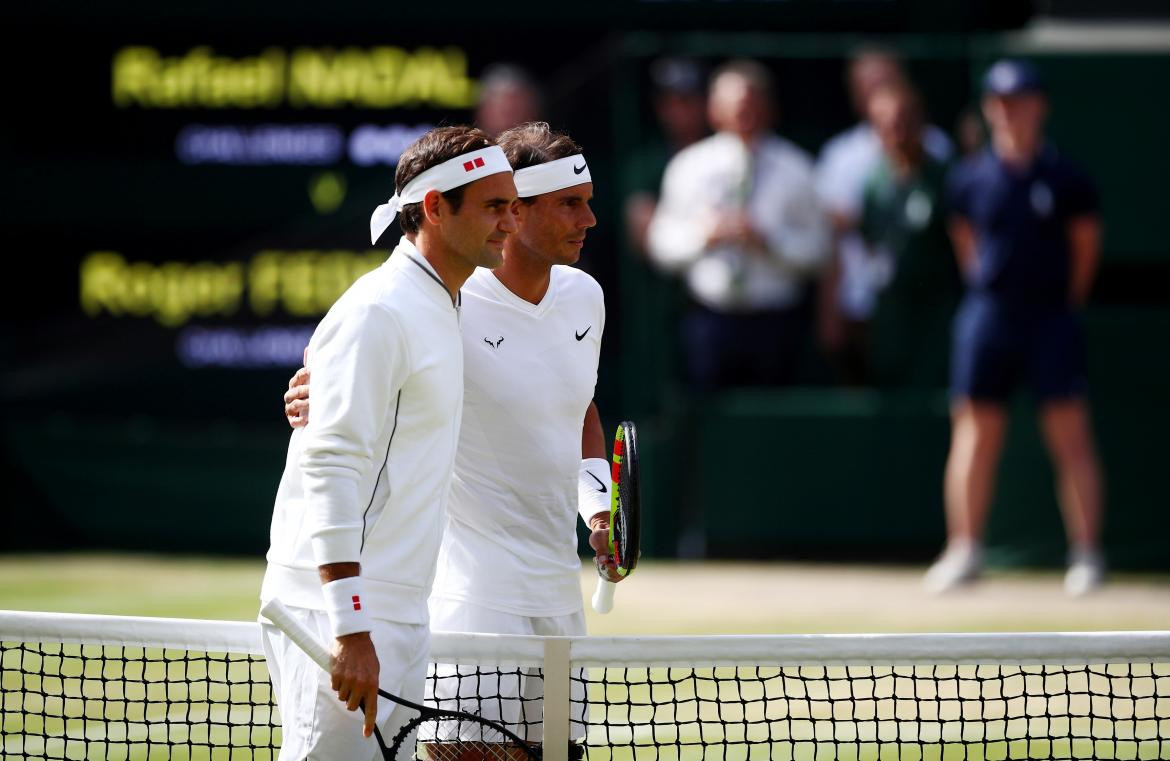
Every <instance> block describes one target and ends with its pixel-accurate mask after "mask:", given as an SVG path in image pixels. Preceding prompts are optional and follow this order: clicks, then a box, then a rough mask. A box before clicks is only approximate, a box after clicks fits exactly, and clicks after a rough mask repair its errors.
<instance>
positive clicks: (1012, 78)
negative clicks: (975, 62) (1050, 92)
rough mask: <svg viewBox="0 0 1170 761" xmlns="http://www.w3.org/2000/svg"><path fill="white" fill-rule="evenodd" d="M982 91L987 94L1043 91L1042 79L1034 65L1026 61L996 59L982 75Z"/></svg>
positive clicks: (1017, 93)
mask: <svg viewBox="0 0 1170 761" xmlns="http://www.w3.org/2000/svg"><path fill="white" fill-rule="evenodd" d="M983 92H984V93H985V94H987V95H1019V94H1020V93H1043V92H1044V80H1043V79H1042V78H1041V77H1040V72H1038V71H1036V67H1034V66H1032V64H1030V63H1028V62H1027V61H1013V60H1006V59H1005V60H1002V61H996V62H995V63H994V64H993V65H992V67H991V68H990V69H988V70H987V75H986V76H984V77H983Z"/></svg>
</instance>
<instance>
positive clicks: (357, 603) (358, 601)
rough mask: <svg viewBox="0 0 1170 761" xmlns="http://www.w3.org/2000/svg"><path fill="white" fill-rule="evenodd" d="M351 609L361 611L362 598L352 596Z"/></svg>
mask: <svg viewBox="0 0 1170 761" xmlns="http://www.w3.org/2000/svg"><path fill="white" fill-rule="evenodd" d="M353 609H354V610H361V609H362V598H360V597H358V596H357V595H354V596H353Z"/></svg>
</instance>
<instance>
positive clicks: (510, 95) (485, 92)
mask: <svg viewBox="0 0 1170 761" xmlns="http://www.w3.org/2000/svg"><path fill="white" fill-rule="evenodd" d="M543 112H544V105H543V99H542V98H541V94H540V88H539V87H538V86H537V84H536V82H535V81H533V79H532V77H531V76H529V75H528V72H526V71H524V69H521V68H520V67H519V66H514V65H512V64H507V63H500V64H493V65H491V66H489V67H488V68H487V69H485V70H484V72H483V76H481V77H480V80H479V103H478V105H477V106H476V107H475V126H477V127H479V128H480V129H482V130H483V131H484V132H486V133H488V134H489V135H491V136H492V137H495V136H497V135H499V134H500V133H501V132H503V131H504V130H506V129H511V128H512V127H516V126H519V125H521V124H525V123H527V122H536V121H541V120H542V119H543V118H544V117H543Z"/></svg>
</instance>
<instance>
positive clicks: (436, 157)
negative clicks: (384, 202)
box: [394, 125, 496, 235]
mask: <svg viewBox="0 0 1170 761" xmlns="http://www.w3.org/2000/svg"><path fill="white" fill-rule="evenodd" d="M495 144H496V141H495V140H492V138H491V136H489V135H488V134H487V133H486V132H484V131H483V130H481V129H476V128H475V127H468V126H462V125H461V126H456V127H436V128H435V129H433V130H431V131H430V132H428V133H426V134H425V135H423V136H422V137H420V138H419V139H418V140H416V141H415V142H414V144H413V145H411V146H410V147H409V148H407V149H406V150H405V151H403V153H402V158H400V159H399V160H398V168H397V169H395V170H394V188H395V190H396V191H397V192H399V193H401V192H402V189H403V188H405V187H406V184H407V183H408V182H410V181H411V180H413V179H414V178H415V177H418V176H419V175H420V174H422V173H423V172H425V171H426V170H428V169H430V168H431V167H436V166H438V165H439V164H442V163H443V162H444V161H449V160H450V159H453V158H455V157H456V156H460V155H462V154H464V153H468V152H469V151H477V150H479V149H481V148H490V147H491V146H493V145H495ZM464 187H465V186H463V185H460V186H459V187H457V188H452V189H451V190H448V191H446V192H444V193H443V198H445V199H447V203H449V204H451V208H452V209H454V211H455V212H456V213H458V212H459V207H460V206H461V205H462V204H463V188H464ZM398 224H399V226H401V227H402V232H404V233H406V234H407V235H413V234H415V233H417V232H418V231H419V227H421V225H422V204H421V203H408V204H406V205H405V206H403V207H402V211H401V212H399V215H398Z"/></svg>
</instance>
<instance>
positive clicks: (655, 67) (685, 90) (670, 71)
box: [650, 58, 705, 95]
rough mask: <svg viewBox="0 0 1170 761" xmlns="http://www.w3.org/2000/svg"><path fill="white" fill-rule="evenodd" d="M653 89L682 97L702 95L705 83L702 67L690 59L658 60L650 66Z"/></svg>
mask: <svg viewBox="0 0 1170 761" xmlns="http://www.w3.org/2000/svg"><path fill="white" fill-rule="evenodd" d="M650 80H651V82H652V83H653V84H654V87H655V89H658V90H664V91H667V92H676V93H680V94H683V95H702V94H703V88H704V84H705V82H704V81H703V80H704V77H703V69H702V67H701V66H700V65H699V64H698V63H697V62H696V61H694V60H692V59H690V58H659V59H658V60H657V61H655V62H654V63H652V64H651V65H650Z"/></svg>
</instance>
